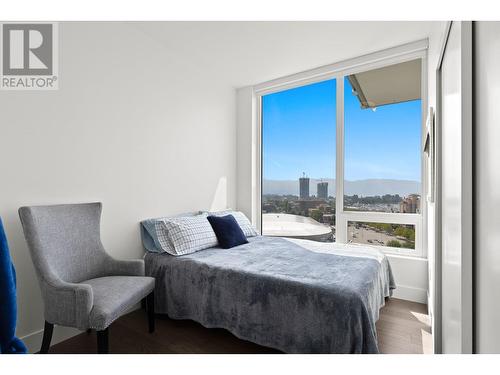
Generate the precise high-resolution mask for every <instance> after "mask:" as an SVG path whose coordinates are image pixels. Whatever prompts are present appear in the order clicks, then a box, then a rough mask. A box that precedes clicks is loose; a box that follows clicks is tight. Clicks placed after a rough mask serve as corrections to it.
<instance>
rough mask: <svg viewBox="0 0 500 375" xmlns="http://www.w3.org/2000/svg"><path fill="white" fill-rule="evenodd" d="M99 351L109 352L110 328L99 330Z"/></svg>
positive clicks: (99, 352) (100, 352) (101, 352)
mask: <svg viewBox="0 0 500 375" xmlns="http://www.w3.org/2000/svg"><path fill="white" fill-rule="evenodd" d="M97 353H98V354H108V353H109V341H108V328H106V329H104V330H102V331H97Z"/></svg>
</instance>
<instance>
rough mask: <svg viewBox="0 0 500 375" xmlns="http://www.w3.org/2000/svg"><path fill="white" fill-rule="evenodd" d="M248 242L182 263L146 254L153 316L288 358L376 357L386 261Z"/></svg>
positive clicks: (387, 287) (386, 288)
mask: <svg viewBox="0 0 500 375" xmlns="http://www.w3.org/2000/svg"><path fill="white" fill-rule="evenodd" d="M249 241H250V243H248V244H245V245H241V246H237V247H235V248H232V249H229V250H223V249H220V248H212V249H207V250H203V251H200V252H197V253H194V254H189V255H185V256H181V257H173V256H171V255H168V254H153V253H148V254H147V255H146V257H145V261H146V274H147V275H149V276H154V277H155V278H156V291H155V299H156V312H158V313H164V314H168V316H169V317H171V318H173V319H191V320H195V321H197V322H199V323H201V324H202V325H204V326H205V327H208V328H215V327H217V328H225V329H227V330H229V331H230V332H232V333H233V334H234V335H236V336H237V337H239V338H241V339H245V340H248V341H252V342H255V343H257V344H260V345H264V346H268V347H272V348H276V349H279V350H281V351H284V352H287V353H378V346H377V333H376V329H375V322H376V321H377V320H378V314H379V309H380V307H382V306H383V305H384V297H387V296H389V295H390V294H391V289H393V288H394V287H395V286H394V280H393V277H392V272H391V269H390V265H389V262H388V260H387V258H386V257H385V256H383V255H381V253H380V252H378V251H377V250H374V249H367V248H364V254H363V253H361V254H359V253H356V251H355V249H356V247H355V246H353V247H352V249H354V250H353V253H352V254H353V256H346V255H348V254H349V251H350V250H349V248H347V250H346V245H337V246H340V247H342V246H343V248H342V249H341V250H342V251H340V254H342V255H339V252H337V253H336V251H335V246H336V245H335V244H320V245H318V244H317V243H315V245H313V246H310V249H308V247H309V246H307V244H308V243H311V244H312V242H311V241H304V240H302V241H300V240H296V241H289V240H287V239H283V238H272V237H254V238H249ZM314 246H316V249H314ZM318 246H324V247H323V248H321V247H318ZM327 246H329V247H327ZM311 249H312V250H311ZM318 249H319V250H318ZM330 249H331V250H330ZM370 251H371V252H373V251H374V252H377V253H378V255H377V256H368V255H370Z"/></svg>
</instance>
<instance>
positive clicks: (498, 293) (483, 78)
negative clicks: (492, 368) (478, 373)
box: [473, 22, 500, 353]
mask: <svg viewBox="0 0 500 375" xmlns="http://www.w3.org/2000/svg"><path fill="white" fill-rule="evenodd" d="M473 42H474V43H475V45H474V51H475V57H474V64H475V65H474V69H475V71H474V74H475V76H474V77H475V88H474V93H475V100H474V104H475V119H474V129H475V145H474V147H475V165H474V168H475V189H476V190H475V204H476V211H475V213H476V214H475V219H476V222H475V243H474V251H475V257H476V262H475V276H476V278H475V283H476V285H475V286H476V288H475V300H476V301H475V320H476V321H475V330H476V332H475V343H476V347H475V351H476V353H500V339H499V337H500V324H499V322H498V317H499V311H500V289H499V286H500V245H499V244H500V210H499V208H500V189H499V186H500V147H499V141H500V126H499V119H500V106H499V105H498V98H500V67H499V65H498V61H499V60H500V22H475V28H474V41H473Z"/></svg>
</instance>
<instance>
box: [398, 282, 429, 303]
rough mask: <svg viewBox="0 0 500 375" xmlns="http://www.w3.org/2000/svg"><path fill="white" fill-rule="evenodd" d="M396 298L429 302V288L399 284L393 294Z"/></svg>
mask: <svg viewBox="0 0 500 375" xmlns="http://www.w3.org/2000/svg"><path fill="white" fill-rule="evenodd" d="M392 296H393V297H394V298H399V299H404V300H406V301H413V302H418V303H424V304H427V289H420V288H414V287H411V286H406V285H397V286H396V289H394V293H393V295H392Z"/></svg>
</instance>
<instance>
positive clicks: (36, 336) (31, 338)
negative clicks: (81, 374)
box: [21, 326, 82, 353]
mask: <svg viewBox="0 0 500 375" xmlns="http://www.w3.org/2000/svg"><path fill="white" fill-rule="evenodd" d="M80 333H82V331H80V330H78V329H76V328H70V327H62V326H54V333H53V334H52V341H51V343H50V345H55V344H57V343H60V342H61V341H64V340H67V339H69V338H71V337H73V336H76V335H78V334H80ZM42 338H43V329H41V330H39V331H36V332H33V333H30V334H28V335H26V336H23V337H21V340H23V341H24V343H25V344H26V346H27V347H28V352H29V353H36V352H38V351H39V350H40V346H41V345H42Z"/></svg>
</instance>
